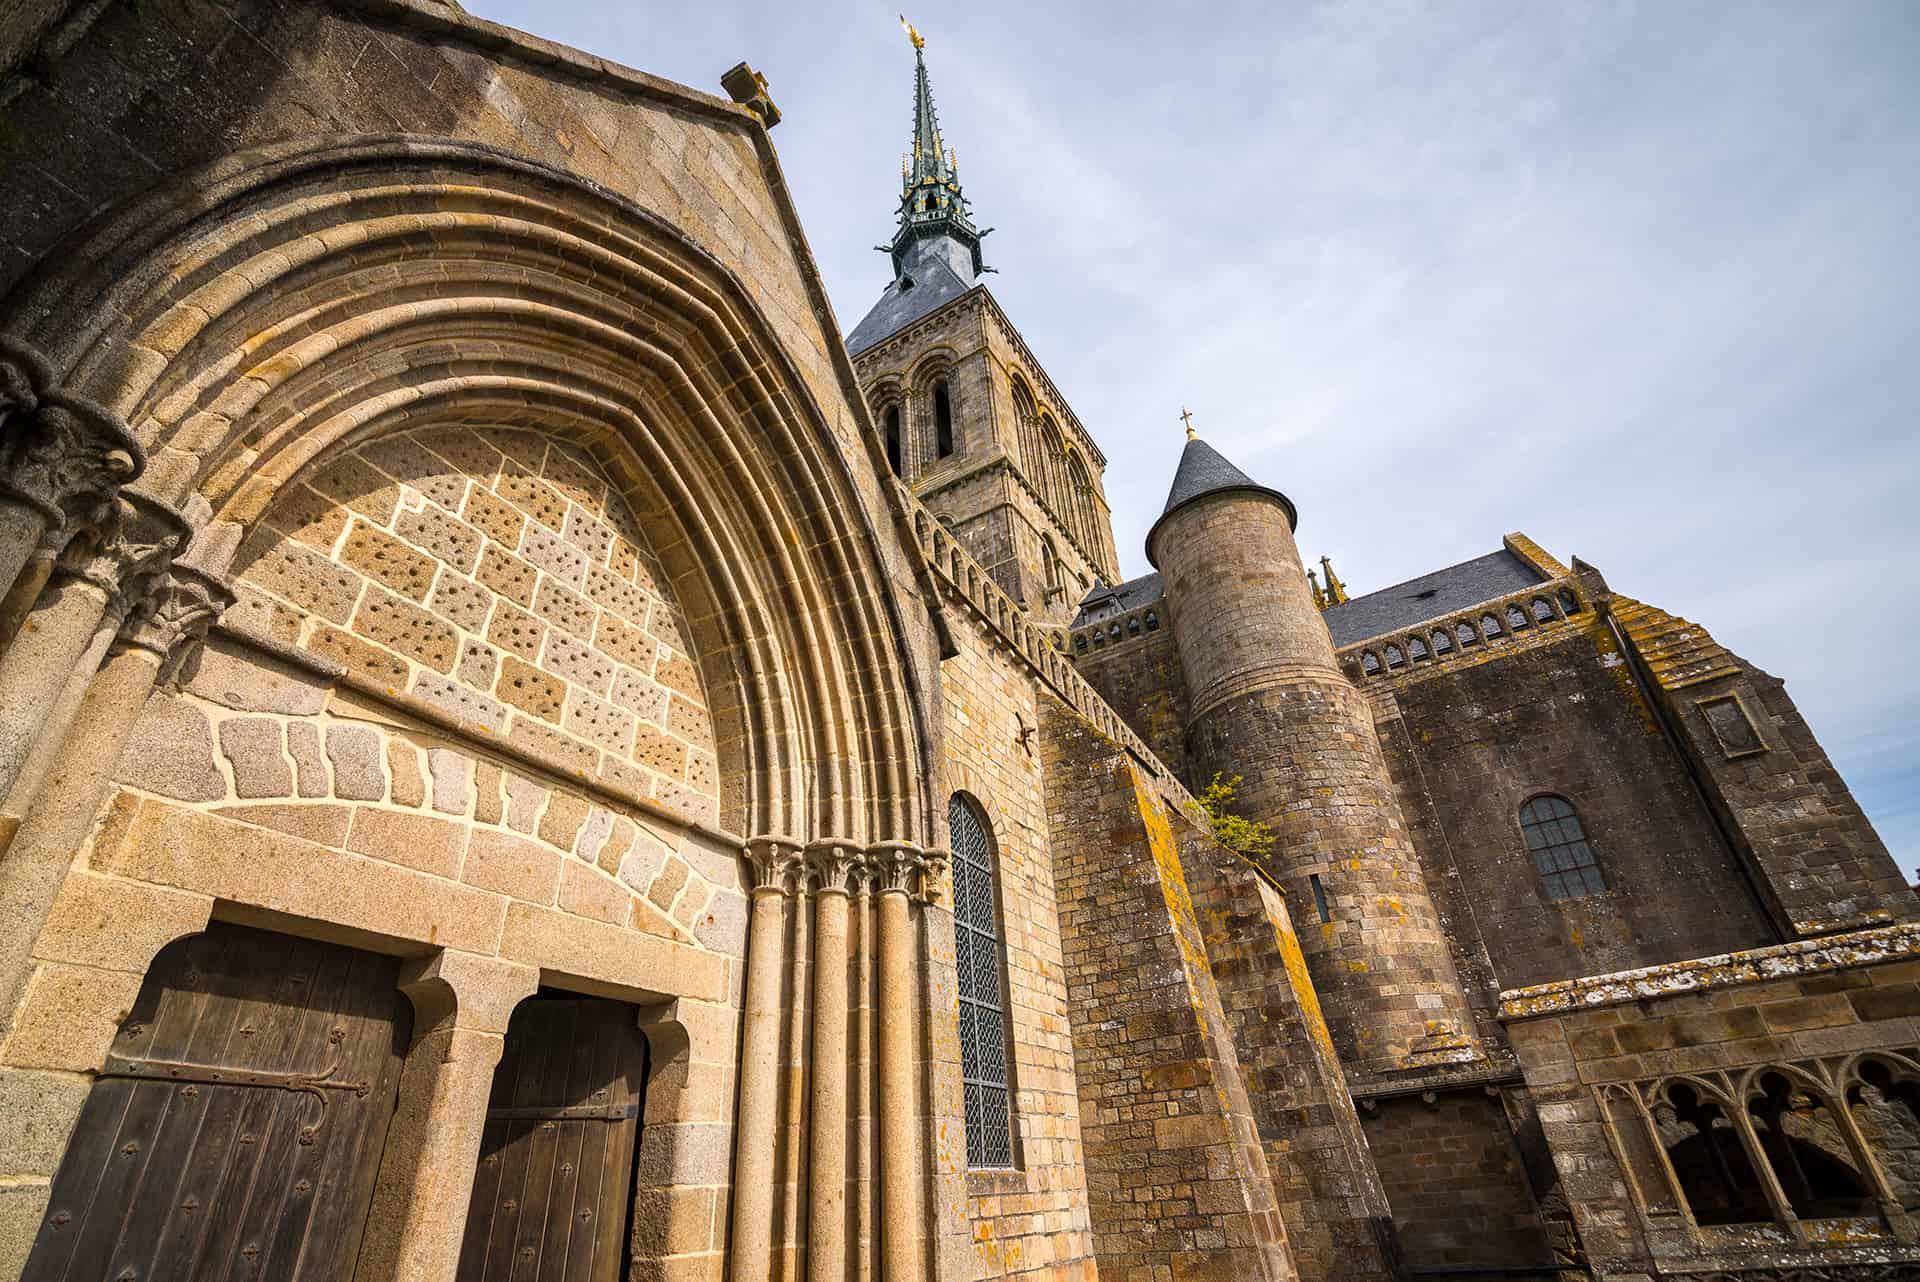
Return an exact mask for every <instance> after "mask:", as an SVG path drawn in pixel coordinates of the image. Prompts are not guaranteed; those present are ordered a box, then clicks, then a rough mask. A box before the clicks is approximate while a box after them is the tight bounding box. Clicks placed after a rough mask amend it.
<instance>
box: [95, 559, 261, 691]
mask: <svg viewBox="0 0 1920 1282" xmlns="http://www.w3.org/2000/svg"><path fill="white" fill-rule="evenodd" d="M233 601H234V595H233V589H232V588H230V587H229V586H227V583H226V581H225V580H224V579H222V578H221V577H220V576H219V575H217V574H211V573H209V572H207V571H206V570H202V569H199V568H198V567H195V566H191V565H182V564H179V563H175V564H174V565H172V566H171V567H169V569H168V571H167V572H166V573H165V574H163V575H160V576H158V578H157V580H155V581H151V583H150V588H149V591H148V592H147V594H146V595H145V596H143V597H142V598H141V599H140V600H139V601H137V602H135V603H134V604H133V606H132V608H131V609H130V610H129V611H128V614H127V620H126V622H125V623H123V624H122V625H121V627H120V637H119V643H120V644H122V645H125V646H127V647H129V648H131V649H136V650H146V651H148V652H149V653H151V654H155V655H158V656H159V658H160V682H161V684H167V683H169V682H171V681H172V680H173V678H174V676H175V675H176V674H177V673H178V672H179V671H180V668H181V665H183V664H184V663H186V661H187V660H188V659H189V658H190V657H192V655H193V652H194V650H195V649H196V648H197V647H198V646H199V645H200V644H201V642H203V641H205V640H206V639H207V629H209V628H211V627H212V626H213V625H214V623H215V621H216V620H218V619H219V617H220V615H221V613H222V612H223V611H225V610H226V608H227V607H228V606H230V605H232V604H233Z"/></svg>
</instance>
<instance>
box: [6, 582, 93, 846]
mask: <svg viewBox="0 0 1920 1282" xmlns="http://www.w3.org/2000/svg"><path fill="white" fill-rule="evenodd" d="M118 624H119V620H118V618H117V617H116V616H115V614H114V612H112V611H109V612H108V613H107V614H105V615H102V616H101V619H100V622H99V623H97V624H95V625H94V629H93V639H92V640H91V641H89V642H88V643H87V648H86V649H85V650H84V651H82V652H81V655H80V658H79V661H78V662H76V663H75V664H74V665H73V667H72V668H71V669H70V670H69V671H68V672H67V680H66V684H65V685H64V686H62V687H61V689H60V693H59V695H58V697H56V698H55V699H54V702H53V707H52V708H51V709H50V710H49V711H48V713H47V719H46V722H45V723H44V724H43V725H42V726H41V727H40V735H39V737H38V738H36V739H35V740H34V741H33V746H32V748H31V749H29V750H28V752H27V759H26V762H25V763H24V764H23V765H22V766H21V767H20V774H19V776H18V777H17V778H16V779H15V780H14V782H13V787H12V788H11V789H10V790H8V792H7V794H6V798H5V800H4V802H0V851H5V850H6V848H7V845H8V842H9V841H10V840H11V838H12V835H13V832H14V830H15V829H17V828H18V827H19V825H20V823H21V821H22V820H24V819H25V818H26V815H27V811H28V809H29V808H31V807H32V805H33V799H34V797H36V796H37V795H39V791H40V785H41V784H42V783H44V782H45V781H46V778H47V772H48V771H50V770H52V769H53V766H54V763H55V762H57V761H58V760H60V748H61V745H62V744H64V743H65V742H66V739H67V733H68V731H70V730H72V729H73V723H74V719H75V718H76V717H77V716H78V715H79V712H80V704H81V702H82V701H83V700H85V698H86V697H87V688H88V687H89V686H90V685H91V684H92V683H93V678H94V674H95V673H97V672H98V671H100V665H101V664H102V663H104V662H105V661H106V657H107V649H108V647H110V646H111V645H112V644H113V638H114V637H115V635H117V634H118V632H119V626H118Z"/></svg>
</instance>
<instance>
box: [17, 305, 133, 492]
mask: <svg viewBox="0 0 1920 1282" xmlns="http://www.w3.org/2000/svg"><path fill="white" fill-rule="evenodd" d="M146 461H147V456H146V452H145V451H144V450H143V449H141V447H140V441H139V438H137V437H136V436H134V434H133V432H132V430H131V429H129V428H128V427H127V425H126V424H125V423H123V422H122V421H120V419H119V418H117V417H116V416H114V415H113V414H110V413H108V412H107V411H106V410H104V409H102V408H101V407H99V406H97V405H94V404H93V403H92V402H90V401H86V400H82V399H80V398H78V397H73V396H68V395H66V394H64V393H62V392H60V391H59V390H58V389H57V388H55V387H54V386H53V378H52V371H51V369H50V368H49V367H48V365H47V363H46V362H45V361H44V360H43V359H42V358H41V357H40V356H39V355H38V354H37V353H35V352H33V351H32V350H31V349H30V348H27V347H25V346H23V345H21V344H19V343H17V342H13V341H10V340H6V339H0V495H4V496H5V497H7V498H10V499H13V500H14V501H16V502H19V503H22V504H25V505H26V506H28V507H30V508H32V509H33V510H34V511H35V512H37V513H38V514H39V515H40V517H41V519H42V520H43V521H45V522H46V524H47V525H48V526H50V527H60V526H64V525H66V524H68V523H69V519H70V517H72V516H73V515H74V514H76V513H79V514H85V513H87V512H89V511H91V510H93V509H94V508H95V507H97V506H98V505H99V504H100V503H101V502H103V501H110V500H111V499H112V497H113V496H114V495H115V494H117V493H119V490H120V487H121V486H123V485H125V484H127V483H128V482H129V481H132V480H133V479H134V478H136V477H138V476H139V475H140V473H141V471H142V470H143V469H144V468H145V466H146Z"/></svg>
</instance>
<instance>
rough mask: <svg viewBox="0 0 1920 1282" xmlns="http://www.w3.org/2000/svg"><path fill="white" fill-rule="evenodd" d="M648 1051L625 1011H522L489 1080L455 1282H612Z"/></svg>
mask: <svg viewBox="0 0 1920 1282" xmlns="http://www.w3.org/2000/svg"><path fill="white" fill-rule="evenodd" d="M646 1064H647V1051H646V1041H645V1039H643V1038H642V1037H641V1036H640V1030H639V1028H638V1027H637V1024H636V1020H635V1017H634V1010H633V1007H631V1006H628V1005H626V1004H624V1003H621V1002H605V1001H585V1000H581V1001H576V1000H571V999H548V998H547V997H545V996H544V995H542V996H537V997H534V998H532V999H530V1000H528V1001H525V1002H522V1003H521V1004H520V1007H519V1009H518V1010H516V1011H515V1012H514V1014H513V1020H512V1022H511V1023H510V1024H508V1026H507V1044H506V1049H505V1051H504V1053H503V1054H502V1055H501V1058H500V1067H499V1068H498V1069H496V1070H495V1071H494V1075H493V1095H492V1098H491V1099H490V1100H488V1103H487V1126H486V1131H485V1132H484V1134H483V1135H482V1137H481V1141H480V1169H479V1173H478V1175H477V1176H476V1177H475V1179H474V1185H473V1201H472V1202H471V1203H470V1204H469V1205H468V1209H467V1234H466V1239H465V1241H464V1242H462V1244H461V1250H460V1271H459V1274H458V1278H459V1282H614V1279H616V1278H618V1277H619V1276H620V1271H621V1264H622V1262H623V1261H624V1260H625V1258H626V1242H625V1241H624V1238H625V1235H626V1229H627V1207H628V1203H629V1200H630V1198H631V1196H632V1189H633V1154H634V1144H635V1141H636V1140H637V1139H638V1137H639V1133H640V1103H641V1098H642V1095H643V1093H644V1089H645V1082H646Z"/></svg>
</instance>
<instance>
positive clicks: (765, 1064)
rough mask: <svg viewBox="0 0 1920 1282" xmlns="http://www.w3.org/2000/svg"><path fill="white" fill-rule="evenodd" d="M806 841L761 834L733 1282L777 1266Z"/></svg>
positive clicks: (744, 1033) (738, 1123)
mask: <svg viewBox="0 0 1920 1282" xmlns="http://www.w3.org/2000/svg"><path fill="white" fill-rule="evenodd" d="M799 858H800V843H798V842H796V841H792V840H789V839H788V838H785V837H755V838H753V839H752V840H751V841H749V842H748V843H747V859H748V861H749V863H750V864H751V865H752V867H753V890H752V892H751V894H752V908H751V909H750V915H749V917H748V919H747V991H746V1015H745V1019H744V1020H743V1021H742V1024H743V1027H742V1030H741V1038H740V1104H739V1111H738V1115H737V1116H736V1118H735V1123H734V1162H733V1239H732V1243H731V1246H730V1252H731V1255H732V1265H731V1269H730V1273H729V1276H730V1277H731V1278H732V1279H733V1282H767V1279H768V1278H770V1277H771V1276H772V1268H773V1179H774V1169H775V1165H774V1158H775V1153H774V1142H773V1141H774V1136H775V1134H776V1133H777V1131H778V1129H779V1125H780V1122H779V1103H780V1014H781V1010H780V1008H781V1001H780V992H781V980H782V975H781V959H782V957H783V956H784V955H785V952H786V948H785V944H786V933H787V932H786V916H787V905H786V898H787V894H788V892H789V890H790V889H791V887H792V883H793V876H794V873H795V871H796V870H797V866H798V862H799Z"/></svg>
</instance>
